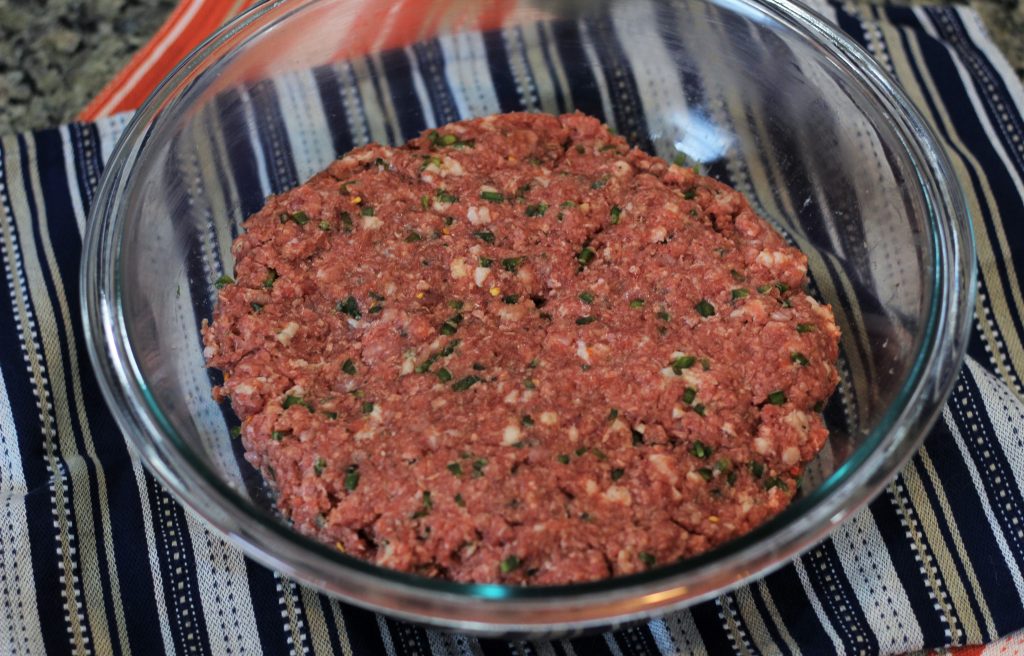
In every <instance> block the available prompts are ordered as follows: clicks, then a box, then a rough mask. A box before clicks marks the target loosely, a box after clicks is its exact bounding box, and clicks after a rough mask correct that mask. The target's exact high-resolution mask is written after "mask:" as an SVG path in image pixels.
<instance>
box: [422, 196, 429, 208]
mask: <svg viewBox="0 0 1024 656" xmlns="http://www.w3.org/2000/svg"><path fill="white" fill-rule="evenodd" d="M420 207H421V208H423V209H425V210H426V209H429V208H430V196H428V195H426V194H423V195H422V196H420Z"/></svg>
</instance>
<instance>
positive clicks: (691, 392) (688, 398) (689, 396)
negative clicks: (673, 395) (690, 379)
mask: <svg viewBox="0 0 1024 656" xmlns="http://www.w3.org/2000/svg"><path fill="white" fill-rule="evenodd" d="M695 398H697V390H695V389H693V388H692V387H687V388H686V389H684V390H683V396H682V400H683V403H685V404H686V405H691V404H692V403H693V400H694V399H695Z"/></svg>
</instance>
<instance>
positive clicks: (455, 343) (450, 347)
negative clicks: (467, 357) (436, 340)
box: [441, 339, 462, 358]
mask: <svg viewBox="0 0 1024 656" xmlns="http://www.w3.org/2000/svg"><path fill="white" fill-rule="evenodd" d="M461 343H462V340H461V339H453V340H452V341H450V342H448V343H447V344H446V345H445V347H444V348H443V349H441V356H442V357H445V358H447V357H448V356H449V355H451V354H452V353H454V352H455V349H457V348H458V347H459V344H461Z"/></svg>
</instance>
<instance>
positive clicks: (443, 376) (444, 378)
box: [437, 367, 452, 383]
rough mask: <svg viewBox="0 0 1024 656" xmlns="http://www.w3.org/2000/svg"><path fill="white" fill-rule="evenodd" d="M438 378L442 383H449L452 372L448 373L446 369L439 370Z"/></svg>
mask: <svg viewBox="0 0 1024 656" xmlns="http://www.w3.org/2000/svg"><path fill="white" fill-rule="evenodd" d="M437 377H438V379H439V380H440V381H441V382H442V383H447V382H448V381H450V380H451V379H452V372H450V371H448V370H447V369H445V368H444V367H441V368H440V369H438V370H437Z"/></svg>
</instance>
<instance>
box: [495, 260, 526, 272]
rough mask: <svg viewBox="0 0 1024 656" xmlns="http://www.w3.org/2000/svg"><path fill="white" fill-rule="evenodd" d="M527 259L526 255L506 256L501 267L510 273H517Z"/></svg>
mask: <svg viewBox="0 0 1024 656" xmlns="http://www.w3.org/2000/svg"><path fill="white" fill-rule="evenodd" d="M525 261H526V258H525V257H506V258H505V259H503V260H502V261H501V268H503V269H505V270H506V271H508V272H509V273H515V272H516V271H518V270H519V267H520V266H522V264H523V262H525Z"/></svg>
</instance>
